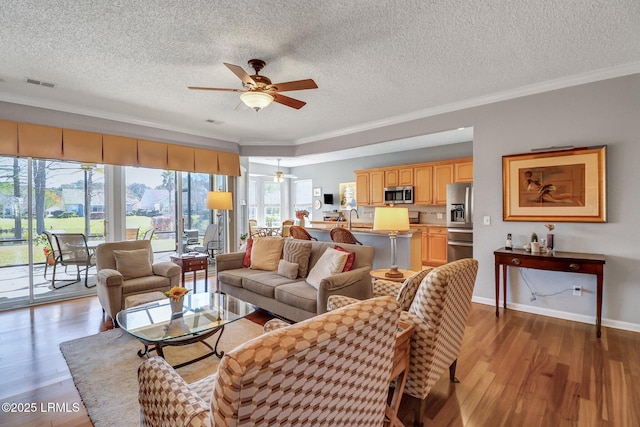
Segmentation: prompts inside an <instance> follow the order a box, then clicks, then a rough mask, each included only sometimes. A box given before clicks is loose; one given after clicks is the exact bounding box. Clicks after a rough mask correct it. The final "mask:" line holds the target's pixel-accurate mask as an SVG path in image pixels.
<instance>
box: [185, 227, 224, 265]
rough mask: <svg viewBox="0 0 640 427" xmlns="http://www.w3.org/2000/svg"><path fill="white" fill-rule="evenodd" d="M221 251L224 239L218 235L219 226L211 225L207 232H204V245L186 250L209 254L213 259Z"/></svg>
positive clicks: (196, 245) (192, 246) (197, 245)
mask: <svg viewBox="0 0 640 427" xmlns="http://www.w3.org/2000/svg"><path fill="white" fill-rule="evenodd" d="M221 249H222V238H221V236H220V235H219V234H218V225H217V224H209V225H208V226H207V230H206V231H205V232H204V237H203V238H202V243H198V244H195V245H187V246H186V250H187V251H188V252H191V251H195V252H202V253H205V254H209V256H210V257H211V258H213V256H214V255H215V252H216V251H217V252H218V253H219V252H220V251H221Z"/></svg>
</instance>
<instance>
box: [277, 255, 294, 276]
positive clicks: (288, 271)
mask: <svg viewBox="0 0 640 427" xmlns="http://www.w3.org/2000/svg"><path fill="white" fill-rule="evenodd" d="M278 274H279V275H280V276H282V277H286V278H287V279H295V278H296V277H298V263H297V262H289V261H287V260H284V259H281V260H280V263H278Z"/></svg>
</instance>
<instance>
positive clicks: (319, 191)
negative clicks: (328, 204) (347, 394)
mask: <svg viewBox="0 0 640 427" xmlns="http://www.w3.org/2000/svg"><path fill="white" fill-rule="evenodd" d="M320 196H322V187H313V197H320Z"/></svg>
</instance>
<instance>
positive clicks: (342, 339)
mask: <svg viewBox="0 0 640 427" xmlns="http://www.w3.org/2000/svg"><path fill="white" fill-rule="evenodd" d="M399 316H400V305H399V304H398V302H397V301H396V300H395V299H394V298H391V297H380V298H373V299H369V300H365V301H358V302H357V303H356V304H353V305H350V306H349V307H343V308H341V309H338V310H335V311H333V312H331V313H324V314H321V315H318V316H316V317H313V318H311V319H307V320H305V321H302V322H299V323H297V324H295V325H291V326H288V327H286V328H282V329H278V330H276V331H273V332H270V333H267V334H264V335H262V336H260V337H258V338H255V339H253V340H251V341H249V342H247V343H245V344H243V345H241V346H239V347H237V348H235V349H233V350H231V351H229V352H227V353H226V354H225V355H224V357H223V358H222V360H221V361H220V365H219V367H218V371H217V373H215V374H213V375H210V376H208V377H206V378H203V379H201V380H199V381H196V382H195V383H192V384H187V383H186V382H185V381H184V380H183V379H182V378H181V377H180V375H179V374H178V373H177V372H176V371H175V370H174V369H173V368H171V366H169V364H168V363H167V362H166V361H165V360H164V359H162V358H159V357H153V358H151V359H148V360H146V361H145V362H143V363H142V364H141V365H140V367H139V369H138V383H139V394H138V401H139V403H140V421H141V422H140V424H141V425H142V426H159V425H164V426H178V425H180V426H215V427H223V426H246V427H248V426H285V425H286V426H320V425H322V426H337V427H340V426H344V427H351V426H382V425H383V421H384V414H385V406H386V401H387V393H388V390H389V388H388V386H389V377H390V376H391V367H392V365H393V355H394V347H395V340H396V329H397V325H398V318H399Z"/></svg>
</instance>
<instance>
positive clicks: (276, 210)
mask: <svg viewBox="0 0 640 427" xmlns="http://www.w3.org/2000/svg"><path fill="white" fill-rule="evenodd" d="M263 185H264V223H265V225H266V226H267V227H280V226H281V225H282V217H281V214H280V212H281V194H280V184H279V183H276V182H271V181H263Z"/></svg>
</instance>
